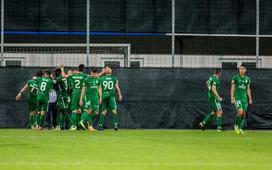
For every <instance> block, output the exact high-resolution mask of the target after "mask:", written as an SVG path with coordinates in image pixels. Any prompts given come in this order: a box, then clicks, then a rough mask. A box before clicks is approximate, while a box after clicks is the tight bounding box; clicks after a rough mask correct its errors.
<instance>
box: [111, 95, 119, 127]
mask: <svg viewBox="0 0 272 170" xmlns="http://www.w3.org/2000/svg"><path fill="white" fill-rule="evenodd" d="M109 108H110V110H111V112H112V114H113V127H114V130H118V116H117V104H116V100H115V96H111V97H110V98H109Z"/></svg>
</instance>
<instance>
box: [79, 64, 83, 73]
mask: <svg viewBox="0 0 272 170" xmlns="http://www.w3.org/2000/svg"><path fill="white" fill-rule="evenodd" d="M84 67H85V65H84V64H79V66H78V71H81V72H82V71H83V70H84Z"/></svg>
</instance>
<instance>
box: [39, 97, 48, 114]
mask: <svg viewBox="0 0 272 170" xmlns="http://www.w3.org/2000/svg"><path fill="white" fill-rule="evenodd" d="M48 103H49V99H48V97H46V96H44V95H40V96H38V97H37V104H38V109H37V110H38V111H44V112H47V111H48Z"/></svg>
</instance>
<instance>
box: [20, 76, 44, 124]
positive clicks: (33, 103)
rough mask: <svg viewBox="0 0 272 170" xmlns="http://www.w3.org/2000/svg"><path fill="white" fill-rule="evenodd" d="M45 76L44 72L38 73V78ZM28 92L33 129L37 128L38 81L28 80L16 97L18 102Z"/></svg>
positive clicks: (30, 120)
mask: <svg viewBox="0 0 272 170" xmlns="http://www.w3.org/2000/svg"><path fill="white" fill-rule="evenodd" d="M42 75H43V72H42V71H38V72H37V73H36V76H37V77H41V76H42ZM26 90H28V93H29V95H28V109H29V113H30V114H29V125H30V127H31V129H34V128H35V122H36V113H37V93H38V82H37V80H36V79H34V78H33V79H31V80H28V82H27V83H26V84H25V85H24V87H23V88H22V89H21V91H20V92H19V93H18V95H17V96H16V100H17V101H19V100H20V99H21V96H22V93H23V92H24V91H26Z"/></svg>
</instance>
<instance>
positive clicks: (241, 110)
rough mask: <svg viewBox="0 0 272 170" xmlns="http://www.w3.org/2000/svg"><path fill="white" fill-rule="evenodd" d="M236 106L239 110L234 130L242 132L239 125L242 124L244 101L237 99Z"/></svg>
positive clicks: (238, 132)
mask: <svg viewBox="0 0 272 170" xmlns="http://www.w3.org/2000/svg"><path fill="white" fill-rule="evenodd" d="M235 108H236V110H237V116H236V119H235V123H234V130H235V132H236V133H237V134H240V130H239V125H240V124H241V121H242V117H243V114H244V109H243V106H242V102H241V101H240V100H236V101H235Z"/></svg>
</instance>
